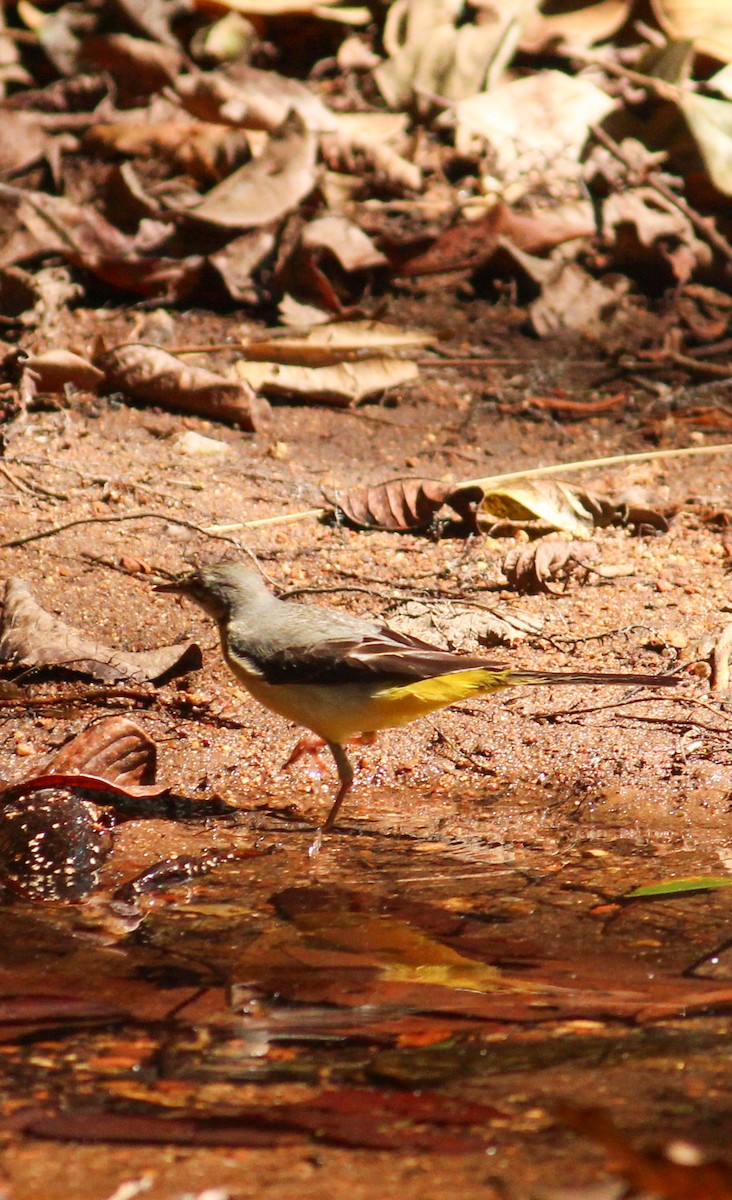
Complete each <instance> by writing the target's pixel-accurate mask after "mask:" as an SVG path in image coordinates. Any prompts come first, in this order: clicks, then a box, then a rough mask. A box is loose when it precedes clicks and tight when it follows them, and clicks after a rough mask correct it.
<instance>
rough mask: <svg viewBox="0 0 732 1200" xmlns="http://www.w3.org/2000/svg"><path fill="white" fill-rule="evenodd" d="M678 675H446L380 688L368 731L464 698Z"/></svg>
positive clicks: (482, 670) (674, 679) (471, 670)
mask: <svg viewBox="0 0 732 1200" xmlns="http://www.w3.org/2000/svg"><path fill="white" fill-rule="evenodd" d="M680 682H681V680H680V678H679V676H678V675H641V674H636V673H634V672H624V671H529V670H526V671H522V670H518V669H516V668H515V667H503V666H501V667H499V666H495V667H493V666H489V665H487V664H486V666H484V667H467V668H466V669H465V670H463V671H448V672H447V673H446V674H444V675H435V676H432V677H430V678H429V679H417V680H410V682H409V683H402V684H397V685H396V686H391V687H385V688H381V689H379V691H378V692H376V693H373V694H372V696H371V706H370V711H369V713H368V715H367V716H366V718H365V724H368V725H369V728H372V727H373V728H374V729H387V728H388V727H390V726H395V725H406V724H407V723H408V722H409V721H413V720H415V718H416V717H423V716H426V715H427V713H430V712H434V711H435V710H436V709H439V708H445V707H446V705H448V704H455V703H457V702H458V701H460V700H470V699H477V698H478V697H479V696H487V695H489V694H490V693H491V692H500V691H502V689H503V688H510V687H521V686H525V685H529V686H531V685H532V684H534V685H535V684H549V683H561V684H582V683H589V684H611V685H612V684H615V685H617V686H621V687H622V686H626V687H633V686H638V685H643V686H644V687H674V686H675V685H676V684H677V683H680Z"/></svg>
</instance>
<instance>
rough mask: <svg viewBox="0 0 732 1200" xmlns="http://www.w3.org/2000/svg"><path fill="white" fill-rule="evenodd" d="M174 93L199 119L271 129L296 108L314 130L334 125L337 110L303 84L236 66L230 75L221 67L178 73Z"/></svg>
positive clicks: (277, 126)
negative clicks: (234, 71)
mask: <svg viewBox="0 0 732 1200" xmlns="http://www.w3.org/2000/svg"><path fill="white" fill-rule="evenodd" d="M176 92H177V94H178V96H180V99H181V101H182V102H183V104H184V105H185V106H186V108H187V109H188V111H189V112H191V113H193V114H194V116H197V117H200V119H201V120H203V121H226V122H228V123H229V124H230V125H236V126H238V127H241V128H244V129H262V130H265V131H266V132H267V133H274V132H275V130H277V129H279V128H280V127H281V126H282V125H283V124H284V122H285V121H286V120H287V117H288V115H289V114H290V113H291V112H295V113H297V114H298V116H299V117H300V119H301V121H302V124H303V126H304V127H305V128H307V129H310V130H312V131H313V132H315V133H321V132H324V131H332V130H335V128H336V125H337V118H336V116H335V114H334V113H332V112H331V111H330V110H329V109H328V108H326V106H325V104H323V102H322V100H320V99H319V97H318V96H316V95H315V93H314V92H312V91H311V90H310V89H309V88H308V87H306V86H305V84H304V83H300V82H299V80H297V79H290V78H288V77H287V76H285V75H279V74H277V72H276V71H260V70H258V69H257V68H256V67H249V66H247V67H242V66H239V67H238V68H237V69H236V73H235V75H234V77H233V78H231V76H230V75H227V74H224V72H223V71H199V72H196V73H195V74H193V75H181V76H180V77H179V78H178V80H177V81H176Z"/></svg>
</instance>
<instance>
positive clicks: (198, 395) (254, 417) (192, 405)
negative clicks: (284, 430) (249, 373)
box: [95, 342, 271, 430]
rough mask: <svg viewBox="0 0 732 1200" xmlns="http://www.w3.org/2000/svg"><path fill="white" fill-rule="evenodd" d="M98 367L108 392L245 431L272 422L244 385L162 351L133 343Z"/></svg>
mask: <svg viewBox="0 0 732 1200" xmlns="http://www.w3.org/2000/svg"><path fill="white" fill-rule="evenodd" d="M95 361H96V365H97V366H98V367H99V368H100V369H101V370H102V371H104V374H105V377H106V382H107V388H108V390H110V391H116V390H118V391H121V392H125V393H126V394H127V395H129V396H132V397H133V398H134V399H136V400H142V401H145V402H146V403H149V404H159V405H161V406H162V407H163V408H170V409H173V410H175V411H178V412H181V411H182V412H192V413H197V414H199V415H200V416H204V417H209V418H211V419H212V420H216V421H230V422H231V423H232V424H233V425H238V426H239V428H241V429H249V430H253V429H260V428H262V426H264V425H266V424H267V423H268V422H269V421H270V419H271V409H270V407H269V405H268V404H267V401H266V400H263V399H262V398H261V397H259V396H256V395H255V394H254V392H253V391H252V389H251V388H250V387H249V385H248V384H247V383H246V382H244V381H242V382H241V383H236V382H234V381H233V380H231V379H226V378H224V376H223V375H217V374H215V373H214V372H213V371H207V370H206V369H205V368H204V367H196V366H192V365H190V364H189V363H186V362H183V361H182V360H181V359H180V358H176V357H175V356H174V355H173V354H168V353H167V351H165V350H161V349H160V347H159V346H145V345H143V344H142V343H138V342H130V343H129V344H127V345H123V346H117V347H116V348H115V349H113V350H107V351H105V352H103V353H102V354H100V355H98V356H97V358H96V360H95Z"/></svg>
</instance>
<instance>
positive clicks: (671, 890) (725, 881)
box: [623, 875, 732, 900]
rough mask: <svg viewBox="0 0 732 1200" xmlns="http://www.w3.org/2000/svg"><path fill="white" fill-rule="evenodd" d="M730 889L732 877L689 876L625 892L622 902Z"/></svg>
mask: <svg viewBox="0 0 732 1200" xmlns="http://www.w3.org/2000/svg"><path fill="white" fill-rule="evenodd" d="M724 887H732V875H689V876H687V878H686V879H667V880H665V882H663V883H649V884H647V885H646V886H645V887H639V888H634V890H633V891H632V892H626V894H625V895H624V896H623V899H624V900H639V899H641V898H642V897H648V896H680V895H682V894H683V893H684V892H708V891H712V890H713V889H714V888H724Z"/></svg>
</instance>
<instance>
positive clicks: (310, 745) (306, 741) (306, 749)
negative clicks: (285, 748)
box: [282, 730, 376, 769]
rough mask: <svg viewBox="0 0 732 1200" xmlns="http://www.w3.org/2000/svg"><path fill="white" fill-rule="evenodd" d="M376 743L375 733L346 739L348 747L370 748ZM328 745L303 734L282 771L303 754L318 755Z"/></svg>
mask: <svg viewBox="0 0 732 1200" xmlns="http://www.w3.org/2000/svg"><path fill="white" fill-rule="evenodd" d="M375 741H376V733H375V732H373V731H371V730H370V731H369V732H368V733H359V734H357V735H356V737H352V738H349V739H348V742H347V743H346V744H347V745H348V746H370V745H371V744H372V743H373V742H375ZM327 745H328V743H327V742H326V741H324V740H323V738H319V737H316V735H315V734H314V733H305V734H303V736H302V737H301V738H299V739H298V741H297V742H296V743H295V745H294V746H293V748H292V750H291V751H290V753H289V755H288V756H287V758H286V760H285V762H284V763H283V764H282V765H283V769H285V768H287V767H291V766H292V765H293V763H296V762H299V761H300V759H301V758H302V756H303V755H304V754H315V755H318V756H319V755H320V752H321V750H324V749H325V747H326V746H327Z"/></svg>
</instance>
